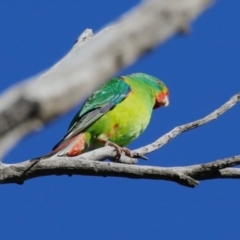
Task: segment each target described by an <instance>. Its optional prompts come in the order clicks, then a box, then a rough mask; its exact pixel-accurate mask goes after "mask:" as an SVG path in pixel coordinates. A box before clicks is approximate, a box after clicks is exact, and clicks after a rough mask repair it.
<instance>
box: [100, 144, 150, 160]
mask: <svg viewBox="0 0 240 240" xmlns="http://www.w3.org/2000/svg"><path fill="white" fill-rule="evenodd" d="M105 146H111V147H114V148H115V150H116V153H117V154H116V158H115V159H114V160H115V161H116V162H121V163H128V164H134V163H136V162H137V158H142V159H145V160H147V158H146V157H145V156H144V155H142V154H138V153H132V152H131V151H130V149H128V148H126V147H120V146H118V145H117V144H116V143H113V142H110V141H106V143H105ZM122 153H124V154H125V156H127V158H126V157H125V158H124V157H123V155H122Z"/></svg>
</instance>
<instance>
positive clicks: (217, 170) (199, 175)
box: [0, 93, 240, 187]
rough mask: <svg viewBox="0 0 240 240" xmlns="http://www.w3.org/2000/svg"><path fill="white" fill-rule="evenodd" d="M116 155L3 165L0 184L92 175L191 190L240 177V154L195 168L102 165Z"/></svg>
mask: <svg viewBox="0 0 240 240" xmlns="http://www.w3.org/2000/svg"><path fill="white" fill-rule="evenodd" d="M239 100H240V93H239V94H236V95H235V96H233V97H232V98H231V99H230V100H229V101H227V102H226V103H225V104H223V105H222V106H221V107H219V108H218V109H216V110H215V111H214V112H212V113H211V114H209V115H207V116H206V117H204V118H201V119H199V120H197V121H194V122H191V123H187V124H184V125H182V126H179V127H176V128H174V129H173V130H172V131H170V132H169V133H167V134H165V135H164V136H162V137H161V138H159V139H158V140H156V141H155V142H154V143H152V144H149V145H147V146H146V147H143V148H140V149H138V150H134V151H133V153H134V154H135V155H136V156H138V155H139V154H143V153H144V154H146V153H149V152H152V151H154V150H156V149H159V148H160V147H162V146H163V145H164V144H166V143H168V142H169V141H170V140H172V139H173V138H174V137H176V136H178V135H179V134H180V133H183V132H185V131H188V130H191V129H194V128H196V127H199V126H202V125H204V124H206V123H208V122H210V121H212V120H214V119H217V117H218V116H220V115H221V114H223V113H225V112H226V111H227V110H229V109H230V108H231V107H233V106H234V105H235V104H236V103H237V102H239ZM115 157H116V152H115V149H114V148H113V147H104V148H100V149H96V150H94V151H91V152H88V153H84V154H81V155H80V156H77V157H71V158H69V157H56V156H53V157H50V158H48V159H45V160H29V161H25V162H22V163H17V164H3V163H2V164H1V165H0V183H2V184H4V183H19V184H22V183H23V182H24V181H26V180H28V179H32V178H36V177H41V176H48V175H63V174H66V175H69V176H71V175H73V174H75V175H90V176H104V177H106V176H115V177H127V178H134V179H141V178H142V179H155V180H167V181H172V182H176V183H179V184H181V185H184V186H187V187H195V186H196V185H197V184H198V183H199V182H198V180H208V179H216V178H240V169H236V168H229V167H233V166H236V165H239V164H240V155H239V156H235V157H229V158H225V159H222V160H217V161H214V162H210V163H206V164H199V165H191V166H185V167H169V168H166V167H156V166H137V165H129V164H123V163H115V162H102V161H104V160H106V159H112V160H113V159H114V158H115ZM121 161H122V162H128V163H134V162H131V161H135V159H131V158H128V157H127V156H125V155H122V156H121Z"/></svg>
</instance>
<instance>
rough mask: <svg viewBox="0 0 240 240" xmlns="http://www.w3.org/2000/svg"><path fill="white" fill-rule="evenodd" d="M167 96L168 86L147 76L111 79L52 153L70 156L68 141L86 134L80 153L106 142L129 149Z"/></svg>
mask: <svg viewBox="0 0 240 240" xmlns="http://www.w3.org/2000/svg"><path fill="white" fill-rule="evenodd" d="M167 96H168V90H167V88H166V86H165V85H164V84H163V83H162V82H161V81H159V80H158V79H157V78H155V77H152V76H149V75H147V74H143V73H135V74H132V75H128V76H124V77H117V78H112V79H111V80H110V81H108V82H107V83H105V84H103V85H102V86H101V87H100V88H99V89H98V90H96V91H95V92H94V93H93V94H92V95H91V96H90V97H89V98H88V99H87V101H86V102H85V103H84V105H83V107H82V108H81V109H80V111H79V112H78V113H77V114H76V115H75V117H74V118H73V120H72V122H71V124H70V126H69V130H68V132H67V134H66V136H65V137H64V138H63V140H62V141H60V142H59V143H58V144H57V145H56V146H55V147H54V149H53V150H56V149H60V150H61V155H64V154H68V151H69V149H70V148H72V147H73V145H71V147H69V146H70V144H68V142H69V143H72V141H70V140H71V139H73V138H74V137H76V136H78V135H79V136H80V135H81V136H82V135H83V134H84V146H82V148H83V150H82V151H81V152H85V151H89V150H91V149H95V148H98V147H101V146H103V145H104V143H105V142H106V141H111V142H113V143H116V144H117V145H119V146H121V147H123V146H127V145H128V144H129V143H130V142H132V141H133V140H134V139H136V138H137V137H138V136H139V135H140V134H141V133H142V132H143V131H144V130H145V128H146V127H147V125H148V123H149V121H150V118H151V114H152V110H153V108H156V107H159V106H161V105H167V103H168V101H167ZM166 101H167V102H166ZM76 141H77V140H76ZM65 145H66V146H67V147H65ZM61 146H64V148H61ZM75 148H76V147H75ZM81 152H80V153H81ZM80 153H79V154H80Z"/></svg>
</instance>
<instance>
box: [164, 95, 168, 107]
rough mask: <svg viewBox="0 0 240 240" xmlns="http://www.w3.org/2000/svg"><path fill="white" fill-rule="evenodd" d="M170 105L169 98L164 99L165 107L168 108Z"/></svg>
mask: <svg viewBox="0 0 240 240" xmlns="http://www.w3.org/2000/svg"><path fill="white" fill-rule="evenodd" d="M168 105H169V98H168V96H165V98H164V107H167V106H168Z"/></svg>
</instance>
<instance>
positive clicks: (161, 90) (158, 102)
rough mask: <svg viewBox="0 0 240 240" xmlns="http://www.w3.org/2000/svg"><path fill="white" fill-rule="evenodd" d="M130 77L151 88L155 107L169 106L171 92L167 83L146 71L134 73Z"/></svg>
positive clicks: (150, 91)
mask: <svg viewBox="0 0 240 240" xmlns="http://www.w3.org/2000/svg"><path fill="white" fill-rule="evenodd" d="M128 77H130V78H133V79H136V80H138V81H140V82H141V83H142V84H143V85H142V86H144V87H146V88H148V89H149V93H151V97H153V100H155V103H154V105H153V109H155V108H159V107H162V106H164V107H167V106H168V105H169V99H168V95H169V92H168V89H167V87H166V85H165V84H164V83H163V82H162V81H160V80H159V79H157V78H155V77H153V76H150V75H148V74H145V73H133V74H131V75H129V76H128Z"/></svg>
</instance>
